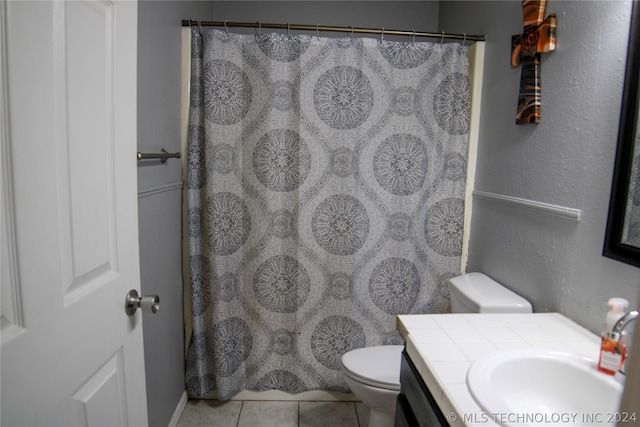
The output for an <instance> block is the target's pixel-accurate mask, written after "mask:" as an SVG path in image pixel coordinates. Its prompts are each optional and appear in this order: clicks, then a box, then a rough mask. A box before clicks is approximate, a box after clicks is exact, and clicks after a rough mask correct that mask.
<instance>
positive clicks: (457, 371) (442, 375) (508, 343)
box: [397, 313, 600, 427]
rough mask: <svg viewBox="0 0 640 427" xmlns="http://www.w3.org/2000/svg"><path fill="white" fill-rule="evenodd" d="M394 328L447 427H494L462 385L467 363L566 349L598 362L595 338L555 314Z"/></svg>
mask: <svg viewBox="0 0 640 427" xmlns="http://www.w3.org/2000/svg"><path fill="white" fill-rule="evenodd" d="M397 329H398V331H399V332H400V335H402V337H403V338H404V339H405V342H406V350H407V353H408V354H409V356H410V357H411V360H412V361H413V363H414V365H415V366H416V368H417V370H418V372H419V373H420V376H421V377H422V379H423V381H424V382H425V384H426V385H427V387H429V390H430V391H431V393H432V394H433V397H434V398H435V400H436V402H437V403H438V405H439V407H440V409H441V411H442V413H443V414H444V416H445V418H447V420H448V421H449V424H450V425H452V426H483V427H493V426H497V424H496V423H495V422H494V420H493V418H492V417H491V416H490V415H488V414H485V413H484V412H483V411H482V410H481V409H480V407H478V405H477V404H476V402H475V401H474V400H473V397H472V396H471V394H470V393H469V390H468V389H467V384H466V376H467V370H468V369H469V367H470V366H471V363H473V361H475V360H476V359H478V358H480V357H482V356H483V355H485V354H487V353H489V352H492V351H495V350H499V349H507V348H517V347H538V348H545V349H550V350H559V351H570V352H575V353H578V354H580V355H583V356H586V357H588V358H590V359H594V360H597V358H598V353H599V351H600V338H599V337H598V336H597V335H595V334H593V333H591V332H590V331H588V330H586V329H585V328H583V327H581V326H579V325H578V324H576V323H575V322H573V321H571V320H569V319H568V318H566V317H564V316H563V315H561V314H559V313H529V314H420V315H401V316H398V319H397Z"/></svg>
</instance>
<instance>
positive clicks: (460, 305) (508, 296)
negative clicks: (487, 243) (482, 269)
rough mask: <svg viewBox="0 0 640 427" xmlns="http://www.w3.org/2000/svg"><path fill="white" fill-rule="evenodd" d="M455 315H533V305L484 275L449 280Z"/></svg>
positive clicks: (472, 274) (471, 275)
mask: <svg viewBox="0 0 640 427" xmlns="http://www.w3.org/2000/svg"><path fill="white" fill-rule="evenodd" d="M448 284H449V291H450V293H451V310H452V311H453V312H454V313H531V312H532V311H533V310H532V308H531V303H529V301H527V300H526V299H524V298H522V297H521V296H520V295H518V294H516V293H514V292H511V291H510V290H509V289H507V288H505V287H504V286H502V285H501V284H499V283H498V282H496V281H495V280H493V279H492V278H490V277H488V276H486V275H484V274H482V273H468V274H463V275H461V276H456V277H453V278H451V279H449V280H448Z"/></svg>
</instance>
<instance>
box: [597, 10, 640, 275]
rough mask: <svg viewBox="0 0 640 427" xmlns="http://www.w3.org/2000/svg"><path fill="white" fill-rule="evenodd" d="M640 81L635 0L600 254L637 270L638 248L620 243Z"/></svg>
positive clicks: (639, 30) (638, 149) (639, 38)
mask: <svg viewBox="0 0 640 427" xmlns="http://www.w3.org/2000/svg"><path fill="white" fill-rule="evenodd" d="M639 81H640V1H639V0H634V1H633V4H632V12H631V27H630V32H629V50H628V53H627V66H626V70H625V79H624V92H623V97H622V109H621V113H620V128H619V131H618V148H617V150H616V159H615V166H614V171H613V182H612V185H611V199H610V202H609V215H608V218H607V230H606V234H605V240H604V248H603V252H602V254H603V255H604V256H606V257H608V258H613V259H616V260H618V261H621V262H624V263H627V264H631V265H634V266H636V267H640V245H639V246H634V245H630V244H627V243H625V242H624V241H623V237H624V236H623V229H624V226H625V212H626V209H627V204H628V203H630V201H629V200H628V195H629V188H630V185H631V171H632V166H633V156H634V148H635V152H636V153H638V152H640V147H634V145H635V139H636V138H635V137H636V132H638V131H640V129H638V125H639V122H640V118H639V117H638V114H639V113H640V111H639V108H638V103H639V101H640V100H639V99H638V98H639V97H640V95H639V94H638V90H639V86H638V85H639Z"/></svg>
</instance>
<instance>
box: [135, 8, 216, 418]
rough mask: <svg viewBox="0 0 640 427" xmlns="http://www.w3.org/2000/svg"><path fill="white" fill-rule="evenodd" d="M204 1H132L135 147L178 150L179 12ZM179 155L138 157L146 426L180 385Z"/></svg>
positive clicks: (167, 412) (206, 14)
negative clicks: (147, 298) (146, 306)
mask: <svg viewBox="0 0 640 427" xmlns="http://www.w3.org/2000/svg"><path fill="white" fill-rule="evenodd" d="M212 10H213V8H212V4H211V3H210V2H202V1H194V2H186V1H141V2H139V3H138V150H139V151H144V152H157V151H160V149H161V148H165V149H166V150H168V151H171V152H175V151H180V141H181V140H180V110H181V106H180V96H181V95H180V93H181V92H180V90H181V88H180V82H181V68H180V67H181V65H180V61H181V44H180V40H181V38H180V31H181V24H180V20H181V19H182V18H191V17H197V18H200V19H211V12H212ZM181 185H182V168H181V162H180V160H169V161H167V162H166V163H164V164H162V163H160V162H158V161H149V162H147V161H145V162H140V163H139V165H138V194H139V199H138V215H139V235H140V271H141V279H142V293H143V294H157V295H159V296H160V311H159V312H158V313H157V314H148V313H145V314H144V315H143V326H144V351H145V365H146V374H147V402H148V411H149V425H150V426H166V425H167V424H168V423H169V420H170V419H171V416H172V414H173V412H174V411H175V409H176V406H177V405H178V402H179V401H180V398H181V397H182V394H183V393H184V346H183V333H184V332H183V321H182V320H183V315H182V289H183V288H182V242H181V229H182V224H181V221H182V216H181V215H182V211H181V203H182V191H181Z"/></svg>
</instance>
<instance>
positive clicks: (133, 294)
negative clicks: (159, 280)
mask: <svg viewBox="0 0 640 427" xmlns="http://www.w3.org/2000/svg"><path fill="white" fill-rule="evenodd" d="M138 308H140V309H142V311H150V312H152V313H157V312H158V310H160V297H159V296H158V295H147V296H144V297H140V296H138V292H137V291H136V290H135V289H131V290H130V291H129V293H128V294H127V298H126V299H125V302H124V311H125V313H127V315H128V316H133V315H134V314H135V312H136V310H138Z"/></svg>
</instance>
